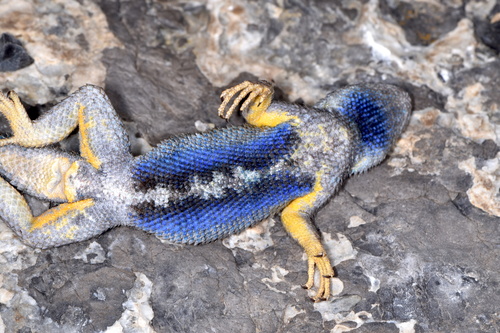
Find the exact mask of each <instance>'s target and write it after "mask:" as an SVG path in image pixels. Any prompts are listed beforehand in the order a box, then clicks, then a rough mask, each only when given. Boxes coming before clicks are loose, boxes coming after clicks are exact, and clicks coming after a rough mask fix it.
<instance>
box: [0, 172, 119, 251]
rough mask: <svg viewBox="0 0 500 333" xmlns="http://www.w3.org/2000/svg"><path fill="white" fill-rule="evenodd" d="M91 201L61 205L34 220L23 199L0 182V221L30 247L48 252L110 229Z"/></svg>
mask: <svg viewBox="0 0 500 333" xmlns="http://www.w3.org/2000/svg"><path fill="white" fill-rule="evenodd" d="M96 208H97V207H95V202H94V200H92V199H86V200H81V201H76V202H71V203H64V204H61V205H59V206H57V207H54V208H52V209H49V210H48V211H46V212H45V213H43V214H42V215H40V216H37V217H33V215H32V213H31V209H30V208H29V206H28V204H27V203H26V200H24V197H23V196H22V195H21V193H19V192H18V191H17V190H16V189H15V188H14V187H13V186H11V185H10V184H9V183H7V182H6V181H5V180H3V179H2V178H0V217H1V218H2V219H3V220H5V222H6V223H7V224H8V225H9V226H10V227H11V228H12V230H14V232H15V233H16V234H17V235H18V236H19V237H21V239H22V241H23V242H24V243H26V244H28V245H30V246H34V247H40V248H48V247H54V246H60V245H64V244H69V243H74V242H79V241H82V240H86V239H89V238H91V237H94V236H96V235H99V234H101V233H102V232H104V231H105V230H107V229H109V227H110V225H107V224H106V223H103V222H102V221H101V220H102V219H103V217H102V216H99V211H100V209H102V208H99V209H96Z"/></svg>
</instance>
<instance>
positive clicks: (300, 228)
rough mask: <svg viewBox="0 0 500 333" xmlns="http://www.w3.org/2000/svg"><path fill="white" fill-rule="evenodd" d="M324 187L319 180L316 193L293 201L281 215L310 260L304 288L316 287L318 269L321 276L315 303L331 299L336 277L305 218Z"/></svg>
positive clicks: (288, 229)
mask: <svg viewBox="0 0 500 333" xmlns="http://www.w3.org/2000/svg"><path fill="white" fill-rule="evenodd" d="M321 189H322V187H321V185H320V183H319V180H318V182H317V184H316V186H315V188H314V191H313V192H311V193H309V194H307V195H305V196H303V197H300V198H297V199H295V200H293V201H292V202H291V203H290V204H289V205H288V206H287V207H286V208H285V209H284V210H283V211H282V213H281V221H282V222H283V225H284V226H285V229H286V230H287V231H288V232H289V233H290V235H291V236H292V237H293V238H294V239H295V240H297V242H298V243H299V244H300V245H301V246H302V248H303V249H304V251H305V252H306V255H307V259H308V270H307V274H308V279H307V282H306V284H305V285H304V288H307V289H310V288H312V287H313V285H314V273H315V270H316V269H318V271H319V275H320V284H319V287H318V291H317V293H316V295H315V296H314V297H313V300H314V301H320V300H325V299H328V298H329V297H330V289H331V288H330V279H331V278H332V277H333V276H334V272H333V268H332V265H331V263H330V259H329V258H328V255H327V253H326V251H325V249H324V247H323V245H322V244H321V241H320V239H319V236H318V234H317V232H316V231H315V229H314V227H313V226H312V225H311V223H310V222H309V220H308V219H307V218H306V217H305V216H304V215H305V213H304V212H305V211H307V210H310V209H311V208H312V207H314V203H315V202H316V199H317V195H318V192H319V191H321Z"/></svg>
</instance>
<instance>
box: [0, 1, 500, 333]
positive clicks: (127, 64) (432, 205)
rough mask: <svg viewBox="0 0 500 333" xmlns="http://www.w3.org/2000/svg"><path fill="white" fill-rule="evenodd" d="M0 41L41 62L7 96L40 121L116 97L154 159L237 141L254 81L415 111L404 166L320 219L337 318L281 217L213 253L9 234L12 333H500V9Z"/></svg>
mask: <svg viewBox="0 0 500 333" xmlns="http://www.w3.org/2000/svg"><path fill="white" fill-rule="evenodd" d="M0 28H1V29H0V32H8V33H10V34H11V35H13V36H14V37H16V38H18V39H19V40H20V41H21V42H22V44H23V45H24V47H25V49H26V51H27V55H29V56H31V57H32V58H33V59H34V63H33V64H31V65H29V66H28V67H25V68H22V69H19V70H16V71H9V72H4V73H0V88H1V89H2V90H3V91H4V92H5V91H7V90H9V89H15V90H16V91H17V92H18V93H19V94H20V95H21V98H22V100H23V101H24V102H25V103H26V105H27V106H29V107H30V113H31V114H32V115H33V117H36V116H37V115H38V114H40V113H43V112H45V111H46V110H47V109H48V108H49V107H50V106H52V105H54V104H55V103H56V102H57V101H59V100H61V99H62V98H64V97H65V96H67V94H68V93H70V92H71V91H74V90H75V89H76V88H78V87H79V86H80V85H83V84H85V83H94V84H98V85H101V86H104V87H105V89H106V92H107V93H108V94H109V96H110V98H111V100H112V102H113V104H114V105H115V107H116V109H117V112H118V113H119V114H120V116H121V117H122V119H123V120H124V122H125V124H126V126H127V129H128V130H129V132H130V135H131V138H132V140H133V150H134V153H136V154H139V153H141V152H143V151H145V150H147V149H148V147H149V146H148V145H149V144H151V145H155V144H157V143H158V142H159V141H160V140H162V139H164V138H167V137H169V136H172V135H175V134H179V133H184V132H196V131H200V130H206V129H207V128H210V127H211V126H212V124H215V125H217V126H221V125H222V126H224V125H225V124H224V122H222V121H221V120H220V119H218V118H217V116H216V112H215V111H216V108H217V106H218V103H219V99H218V95H219V94H220V92H221V91H222V89H223V87H225V86H227V85H229V84H234V83H237V82H240V81H241V80H244V79H257V78H263V79H268V80H274V82H275V83H276V86H277V88H278V92H279V93H278V95H279V96H280V98H282V99H286V100H289V101H292V102H300V103H306V104H310V103H312V102H314V101H316V100H317V99H318V98H320V97H322V96H323V95H324V94H325V93H326V92H328V91H329V90H332V89H335V88H337V87H340V86H343V85H346V84H350V83H356V82H363V81H367V82H390V83H394V84H398V85H400V86H402V87H404V88H405V89H407V90H408V92H409V93H410V94H411V95H412V99H413V103H414V112H413V116H412V119H411V123H410V125H409V128H408V129H407V131H406V132H405V134H404V135H403V137H402V139H401V140H400V141H399V143H398V145H397V147H396V148H395V149H394V152H393V154H392V156H391V157H390V158H388V159H387V160H386V161H385V162H384V163H382V165H381V166H379V167H377V168H375V169H373V170H372V171H370V172H368V173H366V174H363V175H360V176H357V177H354V178H352V179H350V180H349V181H348V182H347V183H346V184H345V186H344V188H343V189H342V190H341V191H340V192H339V193H338V195H337V196H336V197H335V198H334V199H333V200H332V201H331V202H330V203H329V204H328V205H327V206H326V207H325V208H324V209H323V210H321V211H320V212H319V214H318V216H317V226H318V227H319V228H320V230H321V231H322V235H323V238H324V242H325V244H326V245H327V247H328V250H329V253H330V256H331V257H332V258H334V262H335V268H336V273H337V277H336V278H335V279H334V286H333V292H334V295H335V296H334V297H332V299H331V300H330V301H328V302H322V303H312V302H310V301H309V299H308V292H307V291H305V290H303V289H302V288H300V285H301V284H302V283H304V282H305V279H306V262H305V261H304V259H305V258H304V256H303V253H302V250H301V248H300V247H299V246H298V245H297V244H295V243H294V241H293V240H292V239H290V238H289V237H288V236H287V235H286V233H285V231H284V230H283V228H282V227H281V225H280V223H279V222H278V221H279V219H278V218H275V219H272V220H268V221H266V222H264V223H262V224H260V225H258V226H257V227H255V228H253V229H251V230H249V231H247V232H245V233H243V234H242V235H239V236H233V237H231V238H229V239H227V240H224V241H220V242H215V243H213V244H209V245H205V246H198V247H192V246H176V245H168V244H163V243H162V242H161V241H160V240H158V239H157V238H155V237H154V236H152V235H148V234H146V233H144V232H141V231H138V230H133V229H130V228H116V229H114V230H111V231H109V232H107V233H106V234H104V235H102V236H100V237H97V238H96V239H92V240H90V241H87V242H83V243H80V244H73V245H69V246H64V247H61V248H57V249H52V250H46V251H40V250H34V249H31V248H28V247H26V246H24V245H23V244H21V243H20V242H19V240H18V239H17V238H16V237H15V236H14V235H13V234H12V233H11V232H10V230H9V229H8V228H7V226H6V225H5V224H4V223H2V222H0V332H25V333H26V332H322V331H327V332H328V331H329V332H348V331H351V332H357V333H359V332H384V333H385V332H401V333H403V332H404V333H410V332H499V330H500V324H499V313H500V296H499V295H500V292H499V289H500V288H499V280H500V278H499V267H500V262H499V254H500V253H499V252H500V242H499V239H500V237H499V236H500V232H499V222H500V218H499V216H500V199H499V187H500V162H499V159H500V154H499V144H500V112H499V110H498V108H499V104H500V89H499V87H500V60H499V57H498V52H499V51H500V5H499V4H497V3H496V2H495V1H491V0H472V1H462V0H443V1H437V0H427V1H410V0H406V1H398V0H379V1H376V0H365V1H357V2H356V1H341V0H338V1H328V0H317V1H312V0H311V1H307V0H274V1H263V0H254V1H242V0H241V1H239V0H232V1H231V0H222V1H215V0H207V1H180V0H176V1H159V0H148V1H146V0H134V1H123V0H95V1H91V0H78V1H76V0H69V1H63V0H56V1H43V0H37V1H35V0H32V1H29V0H16V1H8V0H4V1H0ZM18 49H19V48H17V47H13V48H6V47H4V46H2V47H1V48H0V51H1V52H0V55H1V56H2V57H4V58H5V57H7V56H9V55H11V54H10V53H9V52H4V51H5V50H18ZM16 52H17V51H16ZM15 54H18V53H15ZM25 59H27V60H26V63H27V64H28V63H29V61H28V60H29V57H27V58H25ZM4 60H5V59H0V61H4ZM11 60H12V59H10V60H9V61H11ZM5 61H7V60H5ZM0 65H2V66H3V65H4V64H2V63H0ZM2 66H0V68H2ZM233 123H238V121H233ZM7 132H8V127H7V125H6V123H5V122H2V123H1V125H0V133H7ZM75 141H76V138H75V137H72V138H70V139H69V140H67V142H65V143H64V145H63V147H65V148H67V149H71V148H72V147H75ZM30 202H31V203H32V206H33V209H34V211H35V213H36V212H39V211H41V210H42V209H46V208H47V207H48V206H47V204H46V203H40V202H35V201H34V200H32V199H30ZM309 295H310V294H309Z"/></svg>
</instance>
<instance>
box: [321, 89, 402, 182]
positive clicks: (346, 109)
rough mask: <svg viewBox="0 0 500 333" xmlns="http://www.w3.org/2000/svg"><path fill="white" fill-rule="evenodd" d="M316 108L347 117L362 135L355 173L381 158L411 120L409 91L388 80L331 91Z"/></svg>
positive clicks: (353, 169)
mask: <svg viewBox="0 0 500 333" xmlns="http://www.w3.org/2000/svg"><path fill="white" fill-rule="evenodd" d="M314 107H316V108H320V109H326V110H328V111H330V112H334V113H337V114H340V115H342V116H343V117H345V118H347V121H348V122H349V123H350V124H351V126H352V128H353V129H354V130H357V132H358V135H359V144H358V147H359V148H358V151H357V154H356V156H355V159H354V163H353V167H352V169H351V172H352V173H361V172H364V171H366V170H368V169H369V168H371V167H373V166H375V165H377V164H378V163H380V162H382V160H383V159H384V158H385V156H386V155H387V153H388V152H389V150H390V149H391V147H392V145H393V143H394V142H395V141H396V140H397V139H398V137H399V136H400V134H401V132H402V131H403V129H404V127H405V126H406V124H407V123H408V119H409V118H410V113H411V100H410V96H409V95H408V93H406V92H405V91H404V90H402V89H401V88H398V87H396V86H393V85H389V84H359V85H353V86H348V87H345V88H342V89H340V90H337V91H334V92H331V93H330V94H328V95H327V96H326V97H325V98H323V99H322V100H320V101H319V102H318V103H317V104H316V105H314Z"/></svg>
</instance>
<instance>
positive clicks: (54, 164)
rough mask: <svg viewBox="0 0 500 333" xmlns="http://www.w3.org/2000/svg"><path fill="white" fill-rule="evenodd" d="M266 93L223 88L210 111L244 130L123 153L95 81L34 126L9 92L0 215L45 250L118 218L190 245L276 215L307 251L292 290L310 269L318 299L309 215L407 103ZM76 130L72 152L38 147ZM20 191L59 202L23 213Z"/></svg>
mask: <svg viewBox="0 0 500 333" xmlns="http://www.w3.org/2000/svg"><path fill="white" fill-rule="evenodd" d="M272 96H273V89H272V86H271V85H270V84H269V83H267V82H259V83H251V82H243V83H241V84H239V85H237V86H235V87H233V88H230V89H228V90H226V91H224V92H223V94H222V96H221V97H222V98H223V102H222V104H221V106H220V108H219V115H220V116H221V117H223V118H226V119H228V118H229V117H230V116H231V114H232V113H233V112H234V111H235V110H236V109H237V108H238V106H239V105H240V102H242V106H241V109H242V112H243V115H244V117H245V119H246V120H247V122H248V124H249V125H246V126H242V127H229V128H224V129H215V130H213V131H210V132H208V133H203V134H192V135H185V136H181V137H177V138H173V139H170V140H166V141H164V142H162V143H161V144H160V145H159V146H158V147H156V148H155V149H153V150H152V151H151V152H149V153H148V154H146V155H144V156H140V157H137V158H133V157H132V156H131V155H130V152H129V143H128V138H127V135H126V132H125V131H124V129H123V127H122V124H121V122H120V120H119V119H118V117H117V115H116V113H115V111H114V110H113V107H112V106H111V104H110V102H109V100H108V99H107V97H106V95H105V94H104V92H103V91H102V90H101V89H100V88H97V87H95V86H91V85H87V86H84V87H82V88H80V89H79V90H78V91H76V92H75V93H73V94H72V95H70V96H69V97H68V98H67V99H65V100H64V101H62V102H61V103H60V104H58V105H56V106H55V107H54V108H53V109H51V110H50V111H49V112H48V113H46V114H45V115H44V116H42V117H40V119H37V120H36V121H31V120H30V119H29V117H27V115H26V112H25V110H24V108H23V106H22V104H21V103H20V101H19V98H18V97H17V95H16V94H15V93H10V94H9V97H6V96H3V95H0V112H2V114H3V115H4V116H5V117H6V118H7V120H8V121H9V124H10V126H11V128H12V131H13V133H14V135H13V136H12V137H9V138H3V139H0V175H1V176H2V177H3V178H0V217H1V218H2V219H3V220H4V221H5V222H6V223H7V224H8V225H9V226H10V227H11V228H12V229H13V230H14V231H15V232H16V233H17V234H18V235H19V237H21V239H22V240H23V242H25V243H26V244H29V245H31V246H34V247H40V248H49V247H54V246H61V245H65V244H69V243H73V242H78V241H82V240H86V239H89V238H91V237H94V236H96V235H99V234H101V233H103V232H104V231H106V230H108V229H109V228H111V227H114V226H118V225H128V226H135V227H138V228H141V229H143V230H145V231H148V232H152V233H154V234H156V235H158V236H159V237H162V238H165V239H167V240H170V241H172V242H178V243H186V244H200V243H206V242H210V241H214V240H216V239H220V238H224V237H226V236H228V235H231V234H235V233H238V232H240V231H242V230H244V229H245V228H248V227H250V226H252V225H254V224H256V223H257V222H259V221H261V220H263V219H265V218H267V217H269V216H271V215H273V214H275V213H278V212H280V211H281V220H282V222H283V225H284V227H285V229H286V230H287V231H288V232H289V233H290V235H291V236H292V237H293V238H294V239H296V240H297V242H298V243H299V244H300V245H301V246H302V247H303V248H304V251H305V252H306V254H307V257H308V262H309V263H308V280H307V282H306V284H305V285H304V287H305V288H312V287H313V285H314V273H315V271H316V270H318V271H319V275H320V283H319V286H318V291H317V293H316V296H315V297H314V298H313V299H314V300H316V301H318V300H324V299H328V297H329V296H330V278H331V277H332V276H333V275H334V272H333V269H332V266H331V264H330V260H329V258H328V255H327V253H326V251H325V249H324V247H323V245H322V244H321V240H320V237H319V234H318V232H317V231H316V229H315V227H314V225H313V224H312V221H311V216H313V214H314V213H315V212H316V210H317V209H318V208H319V207H321V206H322V205H323V204H324V203H325V202H326V201H327V200H328V199H329V198H330V197H331V196H332V195H333V194H334V193H335V192H336V191H337V189H338V187H339V186H340V184H341V183H342V181H343V180H344V179H345V178H346V177H348V176H349V175H350V174H353V173H359V172H363V171H365V170H367V169H369V168H371V167H372V166H374V165H376V164H378V163H379V162H380V161H382V160H383V159H384V157H385V156H386V154H387V152H388V151H389V150H390V149H391V147H392V145H393V144H394V142H395V140H396V139H397V137H398V136H399V135H400V133H401V131H402V130H403V128H404V126H405V124H406V122H407V120H408V118H409V114H410V109H411V105H410V99H409V97H408V95H407V94H406V93H405V92H403V91H402V90H400V89H399V88H396V87H394V86H390V85H384V84H361V85H355V86H350V87H346V88H343V89H341V90H338V91H335V92H332V93H330V94H329V95H327V96H326V97H325V98H324V99H322V100H321V101H319V102H318V103H317V104H316V105H315V106H314V107H313V108H307V107H303V106H298V105H292V104H287V103H281V102H273V101H272ZM231 101H232V102H231ZM228 106H229V107H228ZM77 126H78V127H79V133H80V153H81V156H76V155H73V154H69V153H65V152H62V151H58V150H56V149H54V148H47V147H45V146H47V145H49V144H52V143H55V142H59V141H61V140H63V139H64V138H65V137H66V136H67V135H69V133H71V132H72V131H73V130H74V129H75V128H76V127H77ZM21 193H27V194H30V195H33V196H36V197H38V198H39V199H42V200H47V201H51V202H55V203H59V205H58V206H56V207H54V208H52V209H49V210H48V211H46V212H45V213H43V214H42V215H40V216H36V217H34V216H33V215H32V213H31V210H30V208H29V206H28V205H27V203H26V201H25V200H24V197H23V196H22V194H21Z"/></svg>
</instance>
